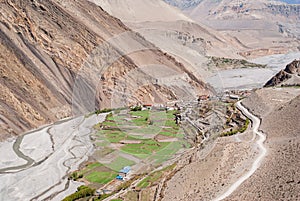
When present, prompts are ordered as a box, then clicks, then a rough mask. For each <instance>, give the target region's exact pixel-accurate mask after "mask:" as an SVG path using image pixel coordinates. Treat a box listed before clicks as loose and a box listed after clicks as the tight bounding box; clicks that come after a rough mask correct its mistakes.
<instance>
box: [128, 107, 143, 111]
mask: <svg viewBox="0 0 300 201" xmlns="http://www.w3.org/2000/svg"><path fill="white" fill-rule="evenodd" d="M130 111H133V112H136V111H142V106H135V107H133V108H131V109H130Z"/></svg>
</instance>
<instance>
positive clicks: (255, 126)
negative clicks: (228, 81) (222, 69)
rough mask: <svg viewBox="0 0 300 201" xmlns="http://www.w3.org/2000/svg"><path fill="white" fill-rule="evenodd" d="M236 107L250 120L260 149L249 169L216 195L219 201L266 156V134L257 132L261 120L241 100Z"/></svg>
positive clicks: (247, 176)
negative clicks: (221, 192) (225, 189)
mask: <svg viewBox="0 0 300 201" xmlns="http://www.w3.org/2000/svg"><path fill="white" fill-rule="evenodd" d="M236 106H237V108H238V109H239V110H241V112H242V113H243V114H244V115H245V116H246V117H248V118H249V119H250V120H251V121H252V124H253V125H252V129H253V132H254V134H256V135H257V136H258V137H259V139H258V140H257V142H256V144H257V145H258V147H259V149H260V154H259V156H258V157H257V158H256V160H255V161H254V162H253V164H252V167H251V169H250V170H249V171H248V172H247V173H246V174H245V175H243V176H242V177H240V178H239V179H238V180H237V181H236V182H235V183H234V184H232V185H231V186H230V187H229V189H227V191H226V192H224V193H223V194H222V195H220V196H219V197H217V198H216V199H214V201H219V200H223V199H225V198H227V197H228V196H230V195H231V194H232V193H233V192H234V191H235V190H237V188H238V187H239V186H240V185H241V184H242V183H243V182H244V181H246V180H247V179H248V178H249V177H251V176H252V175H253V174H254V172H255V171H256V170H257V169H258V168H259V166H260V164H261V162H262V160H263V159H264V157H265V156H266V153H267V149H266V147H265V146H264V142H265V140H266V136H265V135H264V134H262V133H261V132H259V130H258V129H259V127H260V124H261V121H260V119H259V118H258V117H256V116H254V115H253V114H251V113H250V112H249V110H247V109H246V108H245V107H244V106H243V105H242V104H241V101H239V102H238V103H237V104H236Z"/></svg>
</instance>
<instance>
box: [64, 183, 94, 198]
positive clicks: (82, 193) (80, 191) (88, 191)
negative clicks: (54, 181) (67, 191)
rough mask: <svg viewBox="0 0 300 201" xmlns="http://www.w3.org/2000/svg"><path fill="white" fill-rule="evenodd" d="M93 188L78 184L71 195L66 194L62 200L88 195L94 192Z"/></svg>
mask: <svg viewBox="0 0 300 201" xmlns="http://www.w3.org/2000/svg"><path fill="white" fill-rule="evenodd" d="M95 191H96V190H95V189H92V188H89V187H87V186H80V187H78V188H77V191H76V192H75V193H73V194H72V195H69V196H67V197H66V198H64V199H63V201H74V200H78V199H80V198H85V197H89V196H92V195H94V194H95Z"/></svg>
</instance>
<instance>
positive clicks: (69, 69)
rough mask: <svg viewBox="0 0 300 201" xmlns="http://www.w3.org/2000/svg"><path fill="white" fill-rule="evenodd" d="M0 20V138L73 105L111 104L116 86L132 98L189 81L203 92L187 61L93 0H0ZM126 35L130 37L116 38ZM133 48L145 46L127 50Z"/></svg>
mask: <svg viewBox="0 0 300 201" xmlns="http://www.w3.org/2000/svg"><path fill="white" fill-rule="evenodd" d="M0 22H1V23H0V41H1V42H0V46H1V48H0V60H1V62H0V66H1V68H0V74H1V77H0V91H1V93H0V99H1V101H0V133H1V134H2V135H1V138H3V137H4V136H6V137H8V136H11V135H15V134H20V133H22V132H24V131H27V130H28V129H32V128H35V127H38V126H40V125H44V124H47V123H50V122H53V121H56V120H58V119H61V118H65V117H70V116H71V115H72V112H74V110H75V115H77V114H82V113H85V112H91V110H94V109H95V108H104V107H111V104H112V103H111V100H112V98H115V99H118V98H120V96H118V95H116V93H114V90H117V91H122V92H123V95H124V94H126V95H127V97H125V99H126V100H127V102H126V103H128V104H132V103H138V102H139V103H142V102H147V103H148V102H149V103H153V102H164V101H167V100H172V99H176V98H177V97H178V96H179V95H180V94H184V92H185V91H188V90H186V87H190V89H191V91H192V92H194V93H195V94H197V93H200V92H201V91H202V92H203V90H205V86H204V84H203V83H202V82H201V81H200V80H198V79H197V78H196V77H195V76H193V73H191V72H189V71H188V70H187V69H186V68H185V67H184V66H183V65H182V64H180V63H179V62H177V61H176V60H175V59H173V58H172V57H171V56H168V55H167V54H165V53H163V52H162V51H160V50H159V49H158V48H156V47H155V46H154V45H152V44H151V43H150V42H148V41H146V40H145V39H144V38H143V37H141V36H140V35H139V34H136V33H134V32H131V31H130V29H129V28H127V27H126V26H125V25H124V24H123V23H122V22H121V21H120V20H118V19H116V18H114V17H112V16H110V15H109V14H107V13H106V12H105V11H103V10H102V8H101V7H99V6H96V5H95V4H93V3H91V2H89V1H84V0H77V1H69V0H63V1H52V0H45V1H41V0H37V1H29V0H25V1H24V0H22V1H21V0H19V1H1V2H0ZM123 33H126V34H125V35H126V37H125V38H122V37H119V38H117V39H116V40H112V39H111V38H114V37H117V36H119V35H121V34H123ZM110 41H111V42H110ZM119 44H120V46H122V47H121V50H120V49H118V47H117V46H118V45H119ZM132 46H136V47H137V48H136V49H137V50H140V51H137V52H129V53H127V52H125V53H124V52H122V50H124V49H126V47H128V48H129V49H130V48H131V47H132ZM99 47H100V48H99ZM133 49H134V48H133ZM124 54H125V55H124ZM145 58H146V59H145ZM91 64H92V66H93V68H94V69H90V68H89V67H90V66H91ZM150 64H151V65H152V66H153V65H158V66H166V70H165V73H166V74H167V75H172V76H174V75H176V76H178V77H179V79H180V78H182V79H184V80H186V81H188V83H189V84H190V85H189V86H184V87H181V86H172V83H171V84H169V85H167V84H168V83H165V82H163V81H160V80H159V79H157V78H156V77H155V75H153V74H151V73H150V72H147V71H143V70H138V66H147V65H150ZM103 66H105V67H106V68H104V67H103ZM99 69H100V70H99ZM132 71H134V73H129V72H132ZM150 71H151V70H150ZM168 73H169V74H168ZM167 75H166V76H167ZM137 77H139V78H140V79H141V80H142V81H137ZM125 80H126V84H125V85H124V81H125ZM145 80H146V82H145ZM153 80H154V81H153ZM74 86H75V88H76V89H75V92H74ZM100 88H101V90H99V89H100ZM96 89H98V90H96ZM74 94H75V95H74ZM128 94H129V95H128ZM193 95H194V94H193ZM121 102H122V101H121ZM82 103H83V105H81V104H82ZM72 105H73V108H72ZM116 105H117V103H116V104H115V106H116ZM74 108H75V109H74ZM78 111H80V112H81V113H78Z"/></svg>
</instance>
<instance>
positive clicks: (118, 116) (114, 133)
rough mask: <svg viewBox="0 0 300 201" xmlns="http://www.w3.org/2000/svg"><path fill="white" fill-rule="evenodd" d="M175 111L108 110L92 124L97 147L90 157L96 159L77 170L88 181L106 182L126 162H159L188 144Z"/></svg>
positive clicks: (132, 164)
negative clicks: (100, 119) (102, 117)
mask: <svg viewBox="0 0 300 201" xmlns="http://www.w3.org/2000/svg"><path fill="white" fill-rule="evenodd" d="M176 113H177V111H167V112H166V111H161V110H157V111H155V110H154V111H153V110H142V111H130V110H125V109H123V110H120V111H117V112H115V113H111V114H109V115H108V116H107V117H106V120H105V121H104V122H102V123H99V124H98V125H95V126H94V128H95V129H96V130H97V133H96V134H94V135H93V136H92V139H93V140H94V145H95V148H96V151H95V153H94V155H93V156H92V157H93V158H94V160H95V161H98V162H95V163H93V164H89V165H87V166H86V167H85V168H84V169H83V170H82V171H80V174H83V177H84V178H85V179H86V180H88V181H89V182H91V183H97V184H101V185H105V184H107V183H109V182H110V181H112V180H113V179H114V178H115V177H116V176H117V175H118V172H119V171H120V170H121V169H122V168H124V167H126V166H131V167H134V166H135V165H138V164H139V163H143V164H149V165H151V164H152V165H153V164H155V165H160V164H162V163H163V162H165V161H166V160H169V159H170V158H172V157H173V156H174V155H175V154H176V153H177V152H178V151H179V150H181V149H185V148H189V147H190V146H189V144H188V143H187V142H186V141H185V140H184V139H183V138H184V132H183V130H182V129H180V126H178V125H177V124H176V123H175V114H176ZM149 182H150V183H151V181H149ZM145 183H146V184H147V183H148V182H145ZM146 184H143V186H144V185H146Z"/></svg>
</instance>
